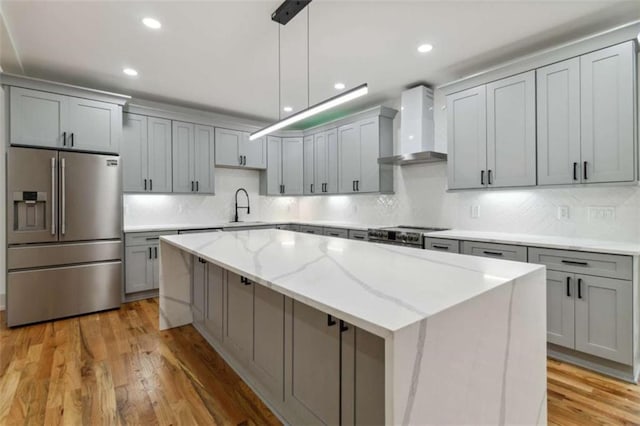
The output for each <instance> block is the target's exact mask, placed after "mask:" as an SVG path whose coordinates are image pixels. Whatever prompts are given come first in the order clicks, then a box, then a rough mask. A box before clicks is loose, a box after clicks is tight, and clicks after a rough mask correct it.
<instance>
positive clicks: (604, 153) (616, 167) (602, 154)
mask: <svg viewBox="0 0 640 426" xmlns="http://www.w3.org/2000/svg"><path fill="white" fill-rule="evenodd" d="M634 43H635V42H634V41H628V42H626V43H622V44H619V45H616V46H612V47H609V48H606V49H602V50H599V51H596V52H593V53H590V54H588V55H584V56H582V57H580V74H581V81H580V83H581V91H580V94H581V98H580V99H581V109H580V112H581V131H582V134H581V138H582V168H583V170H582V172H583V173H582V179H583V182H585V183H597V182H622V181H632V180H633V179H634V164H635V163H634V152H635V151H634V99H635V95H634V92H635V84H634V82H635V79H636V78H637V76H636V72H635V63H636V57H635V46H634Z"/></svg>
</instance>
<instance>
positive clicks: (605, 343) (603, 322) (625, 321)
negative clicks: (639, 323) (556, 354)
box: [575, 274, 633, 365]
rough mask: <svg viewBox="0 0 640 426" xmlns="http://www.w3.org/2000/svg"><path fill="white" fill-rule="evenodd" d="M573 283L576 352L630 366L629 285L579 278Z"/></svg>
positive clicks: (631, 328) (580, 276)
mask: <svg viewBox="0 0 640 426" xmlns="http://www.w3.org/2000/svg"><path fill="white" fill-rule="evenodd" d="M576 281H577V285H578V289H577V292H576V293H577V294H576V298H575V303H576V316H575V321H576V327H575V330H576V331H575V333H576V350H579V351H582V352H586V353H589V354H591V355H595V356H599V357H602V358H606V359H610V360H612V361H616V362H620V363H622V364H627V365H631V364H632V362H633V351H632V343H633V297H632V296H633V295H632V290H631V289H632V283H631V281H623V280H616V279H611V278H601V277H593V276H589V275H579V274H576Z"/></svg>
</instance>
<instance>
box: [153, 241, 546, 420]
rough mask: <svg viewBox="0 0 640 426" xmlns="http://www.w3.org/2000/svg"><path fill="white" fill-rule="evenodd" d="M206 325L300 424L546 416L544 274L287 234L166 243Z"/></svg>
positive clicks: (241, 369)
mask: <svg viewBox="0 0 640 426" xmlns="http://www.w3.org/2000/svg"><path fill="white" fill-rule="evenodd" d="M160 268H161V272H160V328H161V329H167V328H172V327H178V326H183V325H186V324H193V325H194V326H195V327H196V329H198V331H199V332H200V333H201V334H202V335H203V336H204V337H205V338H206V339H207V341H209V343H210V344H211V345H212V346H213V347H214V348H215V349H216V350H217V351H218V352H219V353H220V354H221V355H222V356H223V357H224V358H225V359H226V360H227V362H228V363H229V364H230V365H231V366H232V367H233V368H234V369H235V370H236V371H237V372H238V373H239V374H240V376H241V377H243V379H244V380H245V381H246V382H247V383H248V384H249V385H250V386H251V387H252V388H253V389H254V390H255V391H256V393H257V394H258V395H259V396H260V397H261V398H262V399H263V400H264V401H265V402H266V403H267V405H269V406H270V407H271V408H272V410H273V411H274V412H275V413H276V414H277V415H278V416H280V417H281V418H282V419H283V420H284V421H285V422H287V423H291V424H303V423H304V424H310V423H325V424H338V423H340V424H376V423H377V424H445V423H449V424H452V423H453V424H463V423H466V424H470V423H472V424H480V423H482V424H513V423H523V424H546V411H547V410H546V328H545V318H546V310H545V304H546V293H545V288H546V287H545V269H544V267H542V266H539V265H532V264H525V263H517V262H509V261H502V260H494V259H486V258H479V257H471V256H464V255H455V254H449V253H438V252H430V251H421V250H415V249H411V248H404V247H395V246H389V245H380V244H370V243H365V242H360V241H351V240H343V239H338V238H332V237H325V236H318V235H307V234H300V233H294V232H290V231H281V230H252V231H238V232H225V233H222V232H217V233H215V232H214V233H201V234H189V235H175V236H166V237H162V238H161V242H160Z"/></svg>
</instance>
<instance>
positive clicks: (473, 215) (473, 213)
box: [471, 206, 480, 219]
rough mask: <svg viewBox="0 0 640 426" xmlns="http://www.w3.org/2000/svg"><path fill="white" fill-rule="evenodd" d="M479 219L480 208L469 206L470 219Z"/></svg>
mask: <svg viewBox="0 0 640 426" xmlns="http://www.w3.org/2000/svg"><path fill="white" fill-rule="evenodd" d="M479 217H480V206H471V219H477V218H479Z"/></svg>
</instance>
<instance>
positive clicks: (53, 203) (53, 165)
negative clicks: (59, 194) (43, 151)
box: [51, 157, 56, 235]
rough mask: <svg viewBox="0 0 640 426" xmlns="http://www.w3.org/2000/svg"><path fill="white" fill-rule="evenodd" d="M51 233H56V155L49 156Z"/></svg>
mask: <svg viewBox="0 0 640 426" xmlns="http://www.w3.org/2000/svg"><path fill="white" fill-rule="evenodd" d="M51 235H56V157H51Z"/></svg>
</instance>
